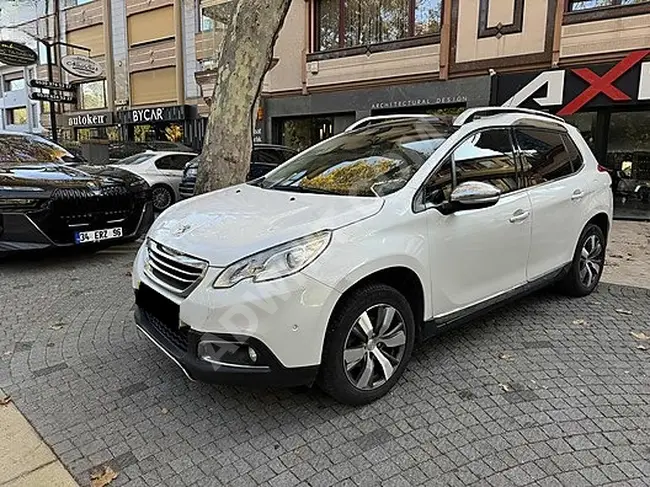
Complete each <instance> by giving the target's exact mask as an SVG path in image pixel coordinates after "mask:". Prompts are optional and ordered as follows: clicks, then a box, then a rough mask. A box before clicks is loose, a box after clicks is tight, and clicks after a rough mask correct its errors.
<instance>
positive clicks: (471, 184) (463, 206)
mask: <svg viewBox="0 0 650 487" xmlns="http://www.w3.org/2000/svg"><path fill="white" fill-rule="evenodd" d="M500 198H501V190H500V189H499V188H497V187H495V186H493V185H491V184H488V183H483V182H480V181H467V182H465V183H461V184H459V185H458V186H457V187H456V189H455V190H454V191H453V192H452V193H451V196H450V197H449V203H447V205H446V206H447V208H448V210H449V213H453V212H455V211H461V210H478V209H480V208H487V207H489V206H494V205H496V204H497V203H498V202H499V199H500Z"/></svg>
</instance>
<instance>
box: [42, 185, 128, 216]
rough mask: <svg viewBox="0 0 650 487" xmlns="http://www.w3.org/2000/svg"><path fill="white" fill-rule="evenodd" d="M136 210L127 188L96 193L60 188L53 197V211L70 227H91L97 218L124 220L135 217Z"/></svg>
mask: <svg viewBox="0 0 650 487" xmlns="http://www.w3.org/2000/svg"><path fill="white" fill-rule="evenodd" d="M134 208H135V200H134V197H133V195H132V194H130V193H129V191H128V189H127V188H125V187H124V186H109V187H105V188H100V189H97V190H91V189H88V188H60V189H57V190H55V191H54V193H53V194H52V209H53V211H54V212H55V214H56V215H57V216H58V217H59V218H61V219H62V220H63V221H64V222H66V223H67V224H68V225H78V224H89V223H92V222H94V221H96V220H98V219H101V220H102V221H118V220H123V219H126V218H128V217H129V215H131V214H132V212H133V210H134Z"/></svg>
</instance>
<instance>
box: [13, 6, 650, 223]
mask: <svg viewBox="0 0 650 487" xmlns="http://www.w3.org/2000/svg"><path fill="white" fill-rule="evenodd" d="M36 3H37V4H38V5H39V6H38V7H37V8H36V10H37V18H36V19H31V20H30V19H24V18H23V19H21V22H20V23H19V24H20V25H18V26H17V27H18V28H16V29H14V30H15V31H20V32H26V33H27V34H28V37H29V35H30V36H31V37H32V38H34V37H41V38H42V37H46V38H47V39H49V40H60V41H63V42H67V43H69V44H74V45H77V46H81V47H84V48H85V49H86V50H89V51H86V50H77V49H75V48H73V47H65V46H62V47H61V49H60V54H59V55H65V54H75V53H76V54H85V53H87V54H88V55H89V56H90V57H91V58H92V59H93V60H95V61H96V62H97V63H99V64H100V65H101V66H102V67H103V75H102V76H101V78H98V79H90V80H85V79H80V78H75V77H74V76H71V75H69V74H68V73H63V72H61V71H60V70H59V69H56V70H55V73H54V76H55V79H61V80H63V81H66V82H71V83H73V84H75V86H76V90H77V99H78V101H77V103H76V104H74V105H62V106H60V107H58V109H59V110H60V112H61V113H58V114H57V120H58V122H59V125H60V127H62V135H63V136H65V137H67V138H70V139H76V140H79V139H83V138H89V137H99V138H108V139H119V140H142V139H147V138H154V139H160V140H170V139H174V140H179V141H182V142H184V143H186V144H187V145H192V146H194V147H195V148H199V147H200V145H201V142H202V139H203V134H204V130H205V118H204V117H205V116H206V115H207V111H208V106H207V102H208V100H209V99H210V97H211V94H212V91H213V89H214V68H215V64H216V57H217V50H218V46H219V43H220V40H221V36H222V35H223V32H224V30H225V28H226V25H227V22H228V18H229V17H228V16H229V13H228V11H229V8H228V6H229V4H230V2H229V1H228V0H48V2H46V1H45V0H43V2H36ZM21 35H22V34H21ZM3 37H6V36H5V34H4V31H3ZM30 42H32V43H33V44H35V43H34V42H33V41H30ZM34 47H37V46H36V45H35V46H34ZM648 49H650V0H581V1H576V0H498V1H497V0H462V1H461V0H400V1H397V2H379V1H378V0H354V1H342V0H302V1H298V0H295V1H294V2H293V3H292V5H291V8H290V10H289V13H288V16H287V18H286V21H285V23H284V26H283V28H282V29H281V31H280V34H279V37H278V40H277V44H276V48H275V53H274V63H273V64H272V65H273V67H272V69H271V70H270V71H269V73H268V74H267V75H266V77H265V80H264V83H263V93H262V99H261V101H260V105H259V110H257V124H256V128H255V134H254V136H255V140H257V141H264V142H274V143H280V144H285V145H289V146H293V147H295V148H303V147H307V146H309V145H311V144H313V143H316V142H318V141H320V140H322V139H324V138H326V137H328V136H331V135H332V134H335V133H338V132H340V131H342V130H344V129H345V127H347V126H348V125H349V124H350V123H352V122H353V121H354V120H357V119H359V118H361V117H364V116H368V115H371V114H381V113H397V112H411V113H418V112H426V113H435V114H438V115H440V116H442V117H445V116H447V117H451V116H453V115H455V114H456V113H458V112H459V111H461V110H462V109H464V108H466V107H472V106H479V105H486V104H489V103H492V104H509V105H511V106H529V107H535V108H541V109H545V110H550V111H553V112H555V113H558V114H560V115H562V116H565V117H566V118H567V120H569V121H571V122H572V123H574V124H576V125H578V126H579V127H580V128H581V130H582V131H583V133H585V135H586V136H587V138H588V139H589V140H590V141H591V143H592V145H593V147H594V151H595V153H596V155H597V156H598V158H599V160H600V161H601V162H602V163H603V164H604V165H606V166H608V167H609V168H610V169H611V170H612V171H613V174H614V175H615V176H616V177H619V176H620V178H622V179H629V180H631V181H627V182H624V184H622V186H625V185H626V184H627V186H634V184H635V183H634V181H637V182H639V183H638V184H636V186H635V188H636V187H637V186H643V184H645V183H641V182H640V181H644V180H646V179H648V180H650V175H648V172H649V171H650V169H649V168H648V164H650V162H648V160H650V156H646V155H645V154H646V153H648V154H650V146H648V144H650V142H646V141H647V140H649V139H650V129H647V128H646V127H649V126H650V125H649V124H648V123H647V121H648V120H649V119H650V94H649V91H650V55H649V53H648V51H647V50H648ZM39 54H41V52H40V51H39ZM41 62H42V56H41ZM30 70H31V71H30ZM21 75H22V76H23V77H27V78H29V76H32V75H34V76H36V77H38V78H41V79H44V78H45V77H46V75H47V72H46V67H45V66H42V65H39V66H36V67H34V68H33V69H32V68H28V69H27V70H25V69H22V68H19V69H13V70H12V71H11V72H9V71H7V73H6V74H5V68H2V74H1V75H0V76H2V77H3V80H2V81H3V82H2V109H3V110H4V113H3V124H4V126H6V125H7V122H8V121H11V122H13V123H11V124H10V125H12V126H13V127H18V128H24V129H28V130H38V129H39V128H40V127H43V128H45V129H47V128H48V125H49V114H48V113H46V112H47V105H43V106H40V105H39V104H35V103H32V102H30V101H29V100H28V99H26V94H27V93H28V91H29V88H28V87H26V86H25V87H23V85H22V84H21V82H20V81H19V80H16V77H20V76H21ZM14 92H15V93H14ZM23 104H24V105H23ZM23 106H24V107H25V109H24V110H22V109H21V108H22V107H23ZM16 109H17V110H16ZM16 122H18V123H16ZM617 175H618V176H617ZM649 184H650V183H649ZM637 196H638V195H637ZM642 200H643V198H641V199H639V198H638V197H635V195H634V194H627V195H624V196H621V197H620V201H619V203H618V206H619V208H623V207H624V206H628V207H629V208H628V209H629V212H628V213H629V215H630V216H634V215H647V214H648V210H647V209H646V203H645V202H644V201H642Z"/></svg>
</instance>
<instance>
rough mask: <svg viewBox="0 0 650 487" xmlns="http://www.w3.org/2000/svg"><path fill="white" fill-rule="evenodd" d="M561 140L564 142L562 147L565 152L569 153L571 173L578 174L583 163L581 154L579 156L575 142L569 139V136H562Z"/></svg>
mask: <svg viewBox="0 0 650 487" xmlns="http://www.w3.org/2000/svg"><path fill="white" fill-rule="evenodd" d="M562 140H563V141H564V147H566V150H567V151H568V152H569V157H570V158H571V167H572V169H573V172H578V171H579V170H580V168H581V167H582V164H583V162H584V161H583V160H582V154H580V150H579V149H578V148H577V147H576V144H575V142H574V141H573V139H572V138H571V137H569V135H567V134H562Z"/></svg>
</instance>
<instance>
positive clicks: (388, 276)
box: [328, 265, 427, 339]
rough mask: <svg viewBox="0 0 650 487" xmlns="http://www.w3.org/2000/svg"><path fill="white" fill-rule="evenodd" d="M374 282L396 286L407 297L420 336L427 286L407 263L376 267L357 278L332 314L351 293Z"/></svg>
mask: <svg viewBox="0 0 650 487" xmlns="http://www.w3.org/2000/svg"><path fill="white" fill-rule="evenodd" d="M372 283H381V284H385V285H387V286H390V287H392V288H395V289H396V290H397V291H398V292H400V293H401V294H402V295H403V296H404V297H405V298H406V300H407V301H408V302H409V305H410V306H411V310H412V311H413V316H414V318H415V324H416V329H417V331H418V336H417V337H416V339H417V338H419V334H420V333H421V330H422V324H423V322H424V315H425V311H426V305H427V302H426V295H425V289H426V287H425V286H424V282H423V281H422V278H421V277H420V276H419V275H418V273H417V272H416V271H414V270H413V269H412V268H410V267H408V266H405V265H395V266H390V267H384V268H381V269H376V270H374V271H372V272H369V273H367V274H365V275H364V276H363V277H360V278H358V279H357V280H355V282H354V283H352V284H350V285H349V286H348V287H347V288H346V289H345V290H344V291H343V292H342V293H341V295H340V296H339V298H338V300H337V301H336V304H335V305H334V308H333V310H332V313H331V315H330V316H334V315H335V314H336V312H337V311H338V309H339V308H340V307H341V306H342V305H343V303H344V302H345V300H346V299H347V297H348V296H349V295H350V294H352V293H353V292H354V291H356V290H357V289H359V288H362V287H364V286H367V285H369V284H372ZM328 327H329V323H328Z"/></svg>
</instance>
